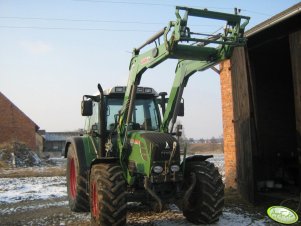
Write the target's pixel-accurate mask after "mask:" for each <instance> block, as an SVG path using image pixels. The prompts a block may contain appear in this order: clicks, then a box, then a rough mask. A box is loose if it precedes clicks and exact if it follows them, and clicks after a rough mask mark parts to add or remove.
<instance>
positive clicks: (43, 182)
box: [0, 177, 67, 204]
mask: <svg viewBox="0 0 301 226" xmlns="http://www.w3.org/2000/svg"><path fill="white" fill-rule="evenodd" d="M66 196H67V187H66V178H65V177H25V178H0V204H1V203H16V202H21V201H25V200H36V199H50V198H61V197H66Z"/></svg>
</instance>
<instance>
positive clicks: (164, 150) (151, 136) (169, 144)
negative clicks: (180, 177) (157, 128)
mask: <svg viewBox="0 0 301 226" xmlns="http://www.w3.org/2000/svg"><path fill="white" fill-rule="evenodd" d="M141 137H142V138H144V139H145V141H146V144H147V146H148V147H150V151H151V153H152V160H153V161H156V162H157V161H167V160H169V158H170V155H171V152H172V149H173V144H174V142H176V144H177V147H176V151H175V154H174V157H173V160H176V161H180V147H179V143H178V141H177V140H176V138H174V137H173V136H172V135H170V134H167V133H156V132H152V133H144V134H141Z"/></svg>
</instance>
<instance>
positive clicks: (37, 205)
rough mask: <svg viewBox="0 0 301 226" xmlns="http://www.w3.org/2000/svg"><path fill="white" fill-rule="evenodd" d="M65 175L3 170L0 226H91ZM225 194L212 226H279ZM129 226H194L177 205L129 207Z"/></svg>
mask: <svg viewBox="0 0 301 226" xmlns="http://www.w3.org/2000/svg"><path fill="white" fill-rule="evenodd" d="M222 161H223V158H221V156H220V158H216V162H215V163H216V164H217V165H218V164H220V165H219V168H222V167H223V165H221V164H222ZM64 173H65V170H64V167H42V168H41V167H37V168H26V169H24V168H16V169H9V170H3V169H0V225H3V226H4V225H5V226H8V225H22V226H23V225H90V213H74V212H71V211H70V209H69V207H68V201H67V189H66V179H65V176H62V175H63V174H64ZM50 175H51V176H50ZM225 194H226V195H225V208H224V210H223V215H222V216H221V217H220V220H219V221H218V222H216V223H215V224H213V225H220V226H221V225H223V226H224V225H231V226H235V225H237V226H243V225H279V224H277V223H274V222H273V221H272V220H270V219H269V218H268V217H267V216H266V214H265V213H266V208H263V207H261V208H260V207H253V206H251V205H249V204H247V203H245V202H244V201H243V200H242V199H241V198H240V197H239V196H238V195H237V193H236V192H235V191H233V190H227V191H226V193H225ZM299 223H300V222H299ZM127 225H130V226H150V225H156V226H168V225H175V226H191V225H193V224H191V223H189V222H188V221H186V219H185V217H184V216H183V215H182V213H181V211H180V210H179V209H178V208H177V207H176V206H174V205H171V206H169V208H168V209H167V210H165V211H164V212H162V213H154V212H152V211H151V210H150V209H149V208H148V207H147V206H143V205H141V204H139V203H129V204H128V216H127Z"/></svg>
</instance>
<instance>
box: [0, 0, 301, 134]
mask: <svg viewBox="0 0 301 226" xmlns="http://www.w3.org/2000/svg"><path fill="white" fill-rule="evenodd" d="M298 2H299V1H294V0H286V1H283V0H266V1H262V0H261V1H259V0H253V1H251V0H248V1H238V0H237V1H224V0H216V1H212V0H210V1H209V0H202V1H201V0H198V1H197V0H191V1H181V0H174V1H172V0H160V1H159V0H145V1H138V0H103V1H101V0H0V91H1V92H2V93H3V94H4V95H5V96H7V97H8V98H9V99H10V100H11V101H12V102H14V103H15V104H16V105H17V106H18V107H19V108H20V109H21V110H22V111H23V112H24V113H25V114H27V115H28V116H29V117H30V118H31V119H32V120H33V121H34V122H35V123H36V124H37V125H38V126H39V127H40V128H41V129H45V130H46V131H70V130H75V129H78V128H82V127H83V125H84V120H83V118H82V117H81V115H80V101H81V99H82V95H84V94H93V93H95V92H96V90H97V88H96V86H97V83H101V85H102V86H103V88H104V89H105V88H109V87H112V86H115V85H125V84H126V81H127V77H128V66H129V61H130V58H131V51H132V49H133V48H134V47H138V46H139V45H140V44H142V43H143V42H144V41H145V40H147V39H148V38H149V37H150V36H152V35H153V33H155V32H157V31H159V30H160V29H161V28H163V27H164V26H166V25H167V24H168V21H170V20H175V15H174V11H175V10H174V9H175V5H183V6H190V7H198V8H208V9H209V10H215V11H222V12H233V8H234V7H237V8H240V9H242V12H241V14H243V15H247V16H251V22H250V24H249V26H248V27H247V29H250V28H251V27H253V26H254V25H256V24H258V23H260V22H262V21H264V20H266V19H268V18H270V17H271V16H273V15H275V14H276V13H279V12H281V11H283V10H285V9H287V8H288V7H290V6H292V5H294V4H296V3H298ZM191 24H193V25H195V27H196V28H197V29H198V32H203V33H206V32H207V33H208V32H209V33H212V32H214V31H216V30H218V29H219V28H220V24H217V23H216V22H211V21H206V20H205V21H201V22H200V21H192V22H191ZM175 65H176V61H172V60H171V61H169V62H164V63H163V64H161V65H159V66H158V67H156V68H155V69H151V70H149V71H147V73H145V76H144V77H143V78H142V81H141V85H144V86H149V87H153V88H154V89H155V90H156V91H157V92H162V91H167V92H169V90H170V88H171V85H172V81H173V78H174V70H175ZM184 98H185V117H184V118H180V120H181V122H182V123H183V125H184V128H185V134H186V136H187V137H193V138H196V139H199V138H202V137H203V138H211V137H212V136H216V137H217V136H220V135H221V134H222V118H221V117H222V116H221V94H220V80H219V75H218V74H216V73H215V72H213V71H211V70H208V71H206V72H202V73H196V74H195V75H194V76H192V77H191V79H190V82H189V84H188V86H187V88H186V89H185V93H184Z"/></svg>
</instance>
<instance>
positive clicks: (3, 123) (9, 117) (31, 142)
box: [0, 92, 39, 150]
mask: <svg viewBox="0 0 301 226" xmlns="http://www.w3.org/2000/svg"><path fill="white" fill-rule="evenodd" d="M38 129H39V126H38V125H37V124H36V123H35V122H34V121H32V120H31V119H30V118H29V117H28V116H27V115H26V114H25V113H24V112H22V111H21V110H20V109H19V108H18V107H17V106H16V105H15V104H14V103H13V102H11V101H10V100H9V99H8V98H7V97H6V96H5V95H4V94H3V93H2V92H0V144H12V143H16V142H17V143H22V144H25V145H26V146H27V147H29V148H30V149H32V150H38V149H39V147H38V146H39V145H38V144H37V133H36V132H37V131H38Z"/></svg>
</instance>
